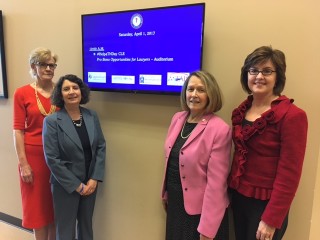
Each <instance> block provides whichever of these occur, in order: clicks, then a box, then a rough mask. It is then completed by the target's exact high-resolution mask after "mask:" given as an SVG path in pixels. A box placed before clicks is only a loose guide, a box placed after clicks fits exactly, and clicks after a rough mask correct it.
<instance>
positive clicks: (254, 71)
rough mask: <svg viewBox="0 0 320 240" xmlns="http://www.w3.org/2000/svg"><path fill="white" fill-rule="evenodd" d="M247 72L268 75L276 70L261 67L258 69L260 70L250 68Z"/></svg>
mask: <svg viewBox="0 0 320 240" xmlns="http://www.w3.org/2000/svg"><path fill="white" fill-rule="evenodd" d="M248 72H249V74H250V75H258V74H259V73H262V75H263V76H269V75H271V74H272V73H273V72H276V71H273V70H271V69H263V70H261V71H260V70H258V69H255V68H250V69H249V71H248Z"/></svg>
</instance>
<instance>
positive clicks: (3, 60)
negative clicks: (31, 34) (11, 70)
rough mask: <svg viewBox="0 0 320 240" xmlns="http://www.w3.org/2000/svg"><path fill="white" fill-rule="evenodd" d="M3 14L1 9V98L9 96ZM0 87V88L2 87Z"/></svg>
mask: <svg viewBox="0 0 320 240" xmlns="http://www.w3.org/2000/svg"><path fill="white" fill-rule="evenodd" d="M3 32H4V31H3V15H2V11H1V10H0V57H1V58H0V64H1V66H0V86H1V88H2V90H3V92H1V91H0V98H8V87H7V71H6V57H5V50H4V33H3ZM1 88H0V89H1Z"/></svg>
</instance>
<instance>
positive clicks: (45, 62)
mask: <svg viewBox="0 0 320 240" xmlns="http://www.w3.org/2000/svg"><path fill="white" fill-rule="evenodd" d="M56 62H57V55H55V54H54V53H52V52H51V51H50V50H49V49H46V48H37V49H35V50H33V51H32V52H31V54H30V59H29V63H30V68H31V69H30V73H31V76H32V77H33V78H34V80H35V81H34V82H33V83H31V84H27V85H25V86H23V87H20V88H18V89H17V90H16V91H15V94H14V111H13V115H14V116H13V129H14V131H13V132H14V135H13V136H14V145H15V149H16V153H17V157H18V161H19V173H20V187H21V197H22V209H23V217H22V226H23V227H25V228H30V229H33V230H34V235H35V239H36V240H55V227H54V217H53V204H52V196H51V190H50V183H49V176H50V171H49V169H48V167H47V165H46V162H45V159H44V153H43V145H42V125H43V119H44V117H45V116H47V115H49V114H51V113H53V112H55V111H56V110H57V109H56V107H55V106H53V105H51V102H50V95H51V92H52V90H53V87H54V84H53V82H52V78H53V76H54V70H55V68H56V67H57V64H56Z"/></svg>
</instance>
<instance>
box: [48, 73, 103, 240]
mask: <svg viewBox="0 0 320 240" xmlns="http://www.w3.org/2000/svg"><path fill="white" fill-rule="evenodd" d="M89 93H90V90H89V88H88V86H87V85H86V84H85V83H84V82H83V81H82V80H81V79H80V78H78V77H77V76H75V75H71V74H69V75H65V76H62V77H61V78H60V79H59V81H58V83H57V84H56V87H55V89H54V91H53V93H52V96H51V101H52V104H54V105H56V106H57V107H59V108H61V110H60V111H58V112H56V113H54V114H52V115H50V116H48V117H46V118H45V119H44V123H43V146H44V153H45V159H46V162H47V165H48V167H49V169H50V170H51V178H50V182H51V190H52V195H53V203H54V214H55V223H56V235H57V240H72V239H74V229H75V224H76V220H77V221H78V228H77V232H78V239H79V240H92V239H93V230H92V216H93V210H94V205H95V199H96V193H97V183H98V182H102V181H103V177H104V166H105V155H106V144H105V139H104V136H103V133H102V130H101V126H100V123H99V119H98V116H97V114H96V112H95V111H93V110H89V109H87V108H83V107H81V106H80V104H85V103H87V102H88V101H89Z"/></svg>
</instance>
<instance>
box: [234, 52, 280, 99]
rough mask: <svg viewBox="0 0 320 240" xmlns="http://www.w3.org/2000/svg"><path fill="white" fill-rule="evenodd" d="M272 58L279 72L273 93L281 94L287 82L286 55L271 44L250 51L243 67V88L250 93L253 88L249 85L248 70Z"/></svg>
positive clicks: (241, 80)
mask: <svg viewBox="0 0 320 240" xmlns="http://www.w3.org/2000/svg"><path fill="white" fill-rule="evenodd" d="M268 60H271V62H272V63H273V65H274V66H275V68H276V69H275V71H276V73H277V79H276V83H275V86H274V89H273V93H274V94H275V95H277V96H280V95H281V93H282V91H283V89H284V86H285V84H286V57H285V55H284V53H283V52H282V51H280V50H277V49H273V48H272V47H271V46H262V47H259V48H257V49H255V50H254V51H253V52H252V53H250V54H249V55H248V56H247V57H246V59H245V61H244V64H243V66H242V68H241V76H240V82H241V85H242V88H243V90H245V91H246V92H247V93H248V94H251V90H250V89H249V86H248V71H249V69H250V68H251V67H253V66H254V65H257V64H260V63H264V62H267V61H268Z"/></svg>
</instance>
